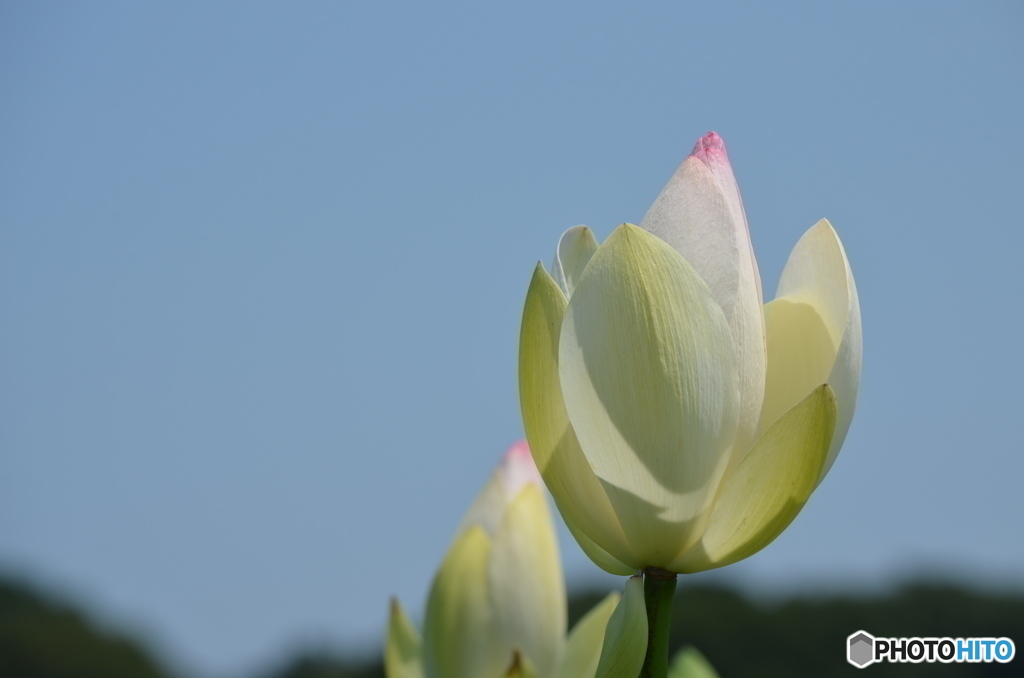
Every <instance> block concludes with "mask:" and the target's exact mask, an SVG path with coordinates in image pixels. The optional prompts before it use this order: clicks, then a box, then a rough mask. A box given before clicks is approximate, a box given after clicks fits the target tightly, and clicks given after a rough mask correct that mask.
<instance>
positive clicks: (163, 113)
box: [0, 2, 1024, 676]
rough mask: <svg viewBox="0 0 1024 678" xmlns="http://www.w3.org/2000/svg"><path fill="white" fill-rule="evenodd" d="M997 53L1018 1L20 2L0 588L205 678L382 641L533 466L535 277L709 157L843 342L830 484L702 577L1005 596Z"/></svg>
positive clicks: (6, 19)
mask: <svg viewBox="0 0 1024 678" xmlns="http://www.w3.org/2000/svg"><path fill="white" fill-rule="evenodd" d="M1022 30H1024V10H1022V8H1021V6H1020V4H1019V3H1013V2H984V3H952V2H932V3H927V4H925V3H899V4H895V3H883V2H861V3H848V4H841V3H827V6H826V5H824V4H821V3H818V4H812V3H799V4H794V3H786V2H782V3H773V4H772V5H771V6H768V5H766V4H762V3H750V4H732V3H715V4H713V5H710V4H709V5H707V6H703V5H699V4H686V3H663V4H633V5H630V6H629V7H628V8H627V7H626V6H616V5H611V4H608V5H604V4H601V3H585V4H584V3H577V4H571V5H570V4H566V5H560V6H558V7H555V6H553V5H550V4H546V3H545V4H525V5H524V4H516V5H515V6H512V5H509V4H505V5H488V6H481V5H479V4H476V3H465V4H447V3H429V5H428V4H413V3H408V4H404V5H396V4H391V5H387V4H385V3H354V2H350V3H304V4H302V5H298V6H296V5H284V4H275V5H271V4H257V5H252V4H248V3H247V4H229V3H218V4H216V5H205V4H198V3H196V4H175V5H174V6H163V7H158V6H152V5H139V4H131V3H104V4H102V5H96V4H82V3H50V4H40V3H6V4H4V5H3V6H2V8H0V87H2V91H3V92H4V96H3V97H2V99H0V314H2V315H0V317H2V318H3V322H2V323H0V408H2V411H3V412H4V417H3V421H4V424H3V426H2V427H0V449H2V452H0V567H3V569H5V570H6V571H9V572H16V573H21V574H23V575H26V576H29V577H31V578H33V579H34V580H36V581H39V582H41V583H43V584H45V585H48V586H53V587H56V588H57V589H58V590H61V591H64V592H67V593H69V594H71V595H73V596H75V597H77V598H78V599H80V600H83V601H86V602H88V603H89V604H91V605H94V606H95V607H96V609H98V610H102V611H103V613H104V614H105V615H106V616H107V617H108V618H109V619H111V620H114V622H115V623H118V624H121V625H129V626H131V627H132V628H136V629H140V630H141V631H143V632H145V633H146V634H148V635H149V636H150V637H152V638H154V639H155V640H156V642H158V643H159V644H160V646H161V647H162V648H163V650H164V652H165V653H166V654H167V656H168V657H170V658H171V659H172V660H174V661H176V662H178V663H180V664H181V665H182V666H186V667H193V668H197V669H201V670H203V671H205V672H207V673H208V674H209V675H213V676H232V675H235V674H237V673H238V672H241V671H246V670H250V669H252V668H253V667H256V666H259V665H262V664H264V663H266V662H268V661H273V660H275V659H277V658H279V657H281V656H283V653H284V652H285V651H286V650H287V649H289V648H292V647H294V646H295V645H296V644H299V643H304V642H313V643H332V644H341V645H343V646H349V647H357V646H363V645H365V644H366V643H375V642H377V638H378V637H379V631H380V629H381V626H382V624H383V622H384V618H385V612H386V602H387V598H388V596H389V595H391V594H392V593H396V594H399V595H400V596H401V598H402V599H403V600H404V601H405V602H406V603H407V604H408V606H409V607H410V608H411V609H412V610H413V611H414V613H415V612H419V611H421V610H422V604H423V600H424V597H425V595H426V590H427V586H428V583H429V579H430V577H431V575H432V573H433V570H434V568H435V566H436V565H437V563H438V562H439V561H440V559H441V557H442V555H443V553H444V551H445V550H446V548H447V546H448V541H449V539H450V537H451V535H452V532H453V530H454V529H455V527H456V526H457V524H458V521H459V519H460V517H461V515H462V513H463V511H464V510H465V509H466V508H467V507H468V505H469V503H470V501H471V500H472V498H473V496H474V495H475V493H476V492H477V490H478V489H479V487H480V485H481V484H482V483H483V481H484V480H485V478H486V477H487V475H488V474H489V473H490V471H491V468H492V467H493V465H494V464H495V463H496V461H497V459H498V457H499V455H500V454H501V452H502V451H503V450H504V449H505V447H507V446H508V445H509V444H510V443H511V442H512V441H514V440H515V439H516V438H518V437H520V436H521V435H522V426H521V422H520V419H519V412H518V397H517V390H516V389H517V385H516V379H515V370H516V364H515V363H516V346H517V341H518V324H519V317H520V313H521V310H522V302H523V298H524V295H525V291H526V287H527V284H528V281H529V278H530V274H531V271H532V268H533V266H534V263H535V262H536V260H537V259H544V260H545V261H548V260H550V257H551V254H552V252H553V248H554V245H555V243H556V241H557V238H558V236H559V235H560V234H561V232H562V231H563V230H564V229H565V228H567V227H568V226H572V225H574V224H578V223H585V224H588V225H590V226H591V227H593V228H594V229H595V230H596V231H597V233H598V234H599V235H600V236H601V237H604V236H606V235H607V234H608V233H610V232H611V230H612V228H613V227H614V226H615V225H617V224H618V223H620V222H623V221H634V222H635V221H638V220H639V219H640V218H641V217H642V216H643V214H644V212H645V211H646V208H647V207H648V206H649V204H650V203H651V201H652V200H653V199H654V197H655V196H656V195H657V193H658V192H659V191H660V189H661V187H662V186H663V184H664V183H665V181H667V179H668V177H669V176H670V174H671V172H672V171H673V169H674V168H675V166H676V165H677V164H678V163H679V162H680V161H681V160H682V158H683V157H685V155H686V154H687V153H688V152H689V150H690V148H691V146H692V144H693V142H694V140H695V139H697V138H698V137H699V136H701V135H702V134H704V133H705V132H706V131H708V130H711V129H713V130H716V131H718V132H719V133H721V134H722V135H723V136H724V138H725V140H726V143H727V144H728V146H729V150H730V155H731V157H732V161H733V165H734V167H735V170H736V174H737V176H738V179H739V182H740V186H741V188H742V191H743V195H744V198H745V202H746V210H747V215H748V217H749V219H750V226H751V232H752V237H753V241H754V246H755V249H756V252H757V256H758V261H759V265H760V270H761V273H762V276H763V280H764V288H765V291H766V296H770V293H771V291H773V290H774V288H775V285H776V283H777V281H778V276H779V273H780V271H781V269H782V266H783V264H784V263H785V260H786V256H787V255H788V253H789V250H790V248H791V247H792V246H793V245H794V244H795V243H796V241H797V238H798V237H799V236H800V234H801V233H802V232H803V231H804V230H805V229H807V228H808V227H810V226H811V225H812V224H813V223H814V222H815V221H816V220H817V219H819V218H821V217H828V218H829V219H830V220H831V221H832V223H833V224H834V225H835V227H836V228H837V230H838V231H839V233H840V235H841V237H842V238H843V241H844V244H845V246H846V250H847V253H848V255H849V258H850V260H851V263H852V266H853V269H854V273H855V276H856V278H857V282H858V286H859V291H860V299H861V305H862V311H863V318H864V345H865V352H864V373H863V380H862V387H861V395H860V403H859V407H858V412H857V416H856V418H855V420H854V423H853V427H852V429H851V431H850V434H849V437H848V439H847V442H846V445H845V447H844V450H843V453H842V455H841V456H840V458H839V461H838V462H837V464H836V466H835V467H834V468H833V470H832V472H831V473H830V475H829V477H828V479H827V480H826V481H825V483H823V484H822V486H821V487H820V488H819V490H818V491H817V493H816V494H815V495H814V497H813V498H812V500H811V502H810V504H809V505H808V507H807V510H806V511H805V512H804V513H803V514H802V515H801V516H800V517H799V518H798V519H797V521H796V522H795V523H794V525H793V526H792V527H791V528H790V529H789V530H788V531H787V532H786V533H785V534H784V535H783V536H782V537H781V538H780V539H779V540H778V541H777V542H775V543H774V544H773V545H772V546H770V547H769V548H768V549H766V550H765V551H763V552H762V553H760V554H758V555H757V556H756V557H754V558H752V559H750V560H748V561H745V562H743V563H740V564H738V565H735V566H732V567H730V568H728V569H727V570H726V571H724V572H722V573H720V574H719V575H718V576H721V577H725V578H727V579H730V580H733V581H737V582H740V583H742V584H743V585H746V586H750V587H753V588H755V589H760V590H769V589H771V590H810V589H811V588H814V587H822V586H828V587H847V588H849V587H862V586H879V585H885V584H886V583H889V582H893V581H897V580H899V579H900V578H902V577H905V576H908V575H909V574H911V573H914V572H919V571H922V570H927V571H941V572H950V573H953V574H954V575H955V576H957V577H959V578H961V579H963V580H965V581H970V582H973V583H976V584H978V585H983V586H994V585H1001V584H1005V583H1007V582H1009V583H1010V584H1013V585H1016V586H1024V576H1022V575H1021V573H1022V572H1024V542H1022V541H1021V539H1020V538H1019V534H1020V530H1021V518H1022V516H1024V493H1022V492H1021V491H1020V478H1022V477H1024V459H1022V454H1021V451H1022V438H1024V436H1022V434H1021V429H1020V417H1021V414H1020V413H1021V410H1022V406H1024V398H1022V395H1021V391H1020V384H1021V381H1022V378H1024V360H1022V357H1021V350H1020V344H1021V337H1022V329H1024V327H1022V325H1024V324H1022V320H1021V293H1022V291H1024V290H1022V287H1024V285H1022V267H1021V264H1020V253H1021V251H1022V249H1024V235H1022V229H1021V226H1022V222H1021V216H1020V210H1019V204H1018V203H1019V197H1020V195H1021V186H1022V183H1024V169H1022V168H1024V165H1022V163H1021V161H1020V158H1021V154H1022V152H1024V129H1022V126H1021V124H1020V120H1021V110H1022V109H1024V87H1022V82H1021V73H1022V72H1024V40H1021V34H1022ZM563 551H564V558H565V561H566V568H567V573H568V577H569V580H570V585H572V584H573V583H593V582H605V583H608V584H609V585H610V586H620V585H621V583H620V582H618V581H616V580H614V579H609V578H603V577H602V576H601V575H600V574H599V573H598V571H597V569H596V567H594V566H593V565H592V564H590V563H589V561H587V560H586V559H585V557H584V556H582V555H581V554H580V553H579V551H578V549H577V547H576V546H575V544H573V543H572V542H571V541H570V540H569V538H568V537H567V536H566V535H565V533H564V532H563ZM702 576H703V575H702ZM683 586H684V587H685V582H684V584H683Z"/></svg>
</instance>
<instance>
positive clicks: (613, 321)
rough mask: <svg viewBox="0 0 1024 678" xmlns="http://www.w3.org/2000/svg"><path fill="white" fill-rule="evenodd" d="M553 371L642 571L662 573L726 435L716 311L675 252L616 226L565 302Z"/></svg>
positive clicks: (725, 383)
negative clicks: (645, 568) (650, 568)
mask: <svg viewBox="0 0 1024 678" xmlns="http://www.w3.org/2000/svg"><path fill="white" fill-rule="evenodd" d="M558 369H559V381H560V383H561V386H562V395H563V398H564V400H565V407H566V411H567V412H568V413H569V421H570V422H572V428H573V430H574V431H575V432H576V435H577V436H578V437H579V441H580V446H581V448H582V449H583V450H584V453H585V454H586V457H587V460H588V461H589V462H590V464H591V466H592V467H593V469H594V471H595V472H596V474H597V476H598V478H600V479H601V480H602V481H604V483H605V487H606V489H607V490H608V493H609V497H610V498H611V500H612V504H613V506H614V507H615V511H616V514H617V515H618V516H619V520H620V522H621V524H622V526H623V528H624V530H625V532H626V535H627V538H628V539H629V540H630V542H631V544H632V546H633V550H634V552H635V553H636V554H637V556H638V557H639V559H640V561H641V563H640V564H641V565H643V566H665V565H667V564H668V563H670V562H671V561H672V560H673V559H674V558H675V556H676V555H677V554H678V553H680V552H681V551H682V549H683V548H684V547H685V546H688V545H689V544H690V543H692V541H693V540H694V539H695V538H696V536H697V535H698V534H699V529H700V528H701V527H702V525H703V521H704V519H705V518H706V514H707V512H708V511H709V510H710V506H711V503H712V500H713V498H714V493H715V489H716V488H717V487H718V482H719V480H720V479H721V477H722V474H723V473H724V472H725V468H726V465H727V464H728V461H729V459H728V453H729V450H730V447H731V445H732V443H733V439H734V437H735V435H736V425H737V417H738V401H739V389H738V385H737V376H736V369H735V366H734V361H733V352H732V339H731V337H730V334H729V326H728V323H727V322H726V319H725V316H724V315H723V314H722V310H721V308H719V306H718V304H717V303H716V302H715V301H714V299H713V298H712V296H711V292H710V290H709V289H708V286H707V285H706V284H705V283H704V281H703V280H701V278H700V276H698V275H697V273H696V272H694V270H693V268H692V267H691V266H690V265H689V264H688V263H687V262H686V260H685V259H683V258H682V257H681V256H680V255H679V253H678V252H676V251H675V250H673V249H672V248H671V247H669V246H668V245H666V244H665V243H664V242H663V241H661V240H659V239H658V238H656V237H655V236H653V235H651V234H650V233H647V232H646V231H644V230H642V229H639V228H637V227H636V226H632V225H630V224H624V225H623V226H620V227H619V228H618V229H616V230H615V232H614V233H612V235H611V236H610V237H609V238H608V240H607V241H605V243H604V245H602V246H601V248H600V249H598V251H597V253H596V254H595V255H594V257H593V258H592V259H591V260H590V263H589V264H588V265H587V269H586V272H585V273H584V274H583V277H582V279H581V280H580V282H579V285H578V286H577V287H576V291H575V292H574V293H573V296H572V298H571V299H570V300H569V305H568V307H567V309H566V312H565V319H564V321H563V322H562V331H561V336H560V339H559V345H558ZM585 531H586V530H585ZM588 533H589V531H588ZM602 546H603V544H602ZM623 562H625V561H623Z"/></svg>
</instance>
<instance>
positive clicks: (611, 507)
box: [519, 132, 861, 574]
mask: <svg viewBox="0 0 1024 678" xmlns="http://www.w3.org/2000/svg"><path fill="white" fill-rule="evenodd" d="M860 368H861V322H860V306H859V303H858V300H857V289H856V287H855V285H854V281H853V275H852V273H851V271H850V266H849V263H848V262H847V259H846V254H845V252H844V250H843V246H842V244H841V243H840V241H839V237H838V235H837V234H836V232H835V230H834V229H833V228H832V226H831V225H830V224H829V223H828V222H827V221H824V220H822V221H820V222H818V223H817V224H816V225H815V226H814V227H812V228H811V229H810V230H808V231H807V232H806V233H805V234H804V236H803V237H802V238H801V239H800V241H799V242H798V243H797V245H796V247H795V248H794V249H793V252H792V254H791V255H790V257H789V262H788V263H787V264H786V268H785V270H784V272H783V274H782V279H781V282H780V283H779V288H778V292H777V294H776V298H775V300H774V301H772V302H770V303H768V304H763V302H762V293H761V280H760V275H759V274H758V270H757V262H756V260H755V259H754V253H753V249H752V247H751V242H750V235H749V232H748V229H747V222H746V216H745V213H744V210H743V204H742V202H741V200H740V193H739V189H738V187H737V185H736V181H735V178H734V177H733V172H732V168H731V166H730V164H729V160H728V157H727V156H726V152H725V146H724V144H723V143H722V140H721V138H720V137H719V136H718V135H717V134H715V133H713V132H712V133H710V134H708V135H707V136H705V137H704V138H702V139H701V140H700V141H698V142H697V145H696V147H695V148H694V150H693V152H692V154H691V155H690V156H689V157H688V158H687V159H686V160H685V161H684V162H683V164H682V165H681V166H680V167H679V169H678V170H677V171H676V173H675V174H674V175H673V176H672V178H671V180H670V181H669V183H668V185H667V186H666V187H665V188H664V190H663V191H662V192H661V194H660V195H659V196H658V198H657V199H656V200H655V202H654V204H653V205H652V207H651V209H650V210H649V211H648V213H647V215H646V216H645V217H644V219H643V221H642V222H641V224H640V227H637V226H633V225H630V224H623V225H622V226H620V227H619V228H617V229H616V230H615V231H614V232H613V233H612V234H611V236H609V238H608V239H607V240H606V241H605V242H604V243H603V244H601V245H600V246H599V245H598V243H597V241H596V240H595V238H594V236H593V234H592V232H591V231H590V230H589V229H587V228H586V227H583V226H577V227H574V228H571V229H569V230H568V231H567V232H566V233H565V235H563V236H562V239H561V241H560V242H559V244H558V248H557V251H556V255H555V261H554V264H553V266H552V274H551V275H549V274H548V273H547V272H546V271H545V270H544V267H543V266H542V265H538V266H537V269H536V271H535V272H534V276H533V281H532V283H531V285H530V290H529V293H528V295H527V300H526V308H525V310H524V314H523V324H522V333H521V338H520V358H519V383H520V398H521V405H522V412H523V420H524V425H525V428H526V435H527V439H528V440H529V443H530V448H531V449H532V451H533V456H534V459H535V460H536V462H537V466H538V467H539V468H540V470H541V473H542V475H543V477H544V481H545V483H546V484H547V486H548V488H549V489H550V490H551V493H552V495H553V496H554V498H555V501H556V503H557V505H558V508H559V510H560V511H561V513H562V516H563V517H564V518H565V521H566V523H567V524H568V525H569V528H570V530H571V531H572V532H573V534H574V536H575V537H576V539H577V540H578V541H579V543H580V545H581V546H582V547H583V549H584V550H585V551H586V552H587V554H588V555H589V556H590V557H591V558H592V559H593V560H594V561H595V562H596V563H597V564H598V565H600V566H601V567H603V568H604V569H606V570H608V571H609V572H614V573H620V574H628V573H632V572H635V571H637V570H640V569H644V568H649V567H653V568H660V569H664V570H667V571H669V572H676V573H684V572H696V571H700V570H707V569H711V568H715V567H720V566H723V565H727V564H729V563H733V562H736V561H738V560H741V559H743V558H746V557H748V556H750V555H752V554H754V553H755V552H757V551H759V550H760V549H762V548H764V547H765V546H766V545H767V544H768V543H770V542H771V541H772V540H773V539H775V538H776V537H777V536H778V535H779V534H780V533H781V532H782V531H783V530H784V529H785V528H786V527H787V526H788V525H789V524H790V522H791V521H792V520H793V518H794V517H795V516H796V514H797V513H798V512H799V511H800V509H801V508H802V507H803V505H804V504H805V503H806V501H807V499H808V498H809V497H810V494H811V492H812V491H813V490H814V488H815V487H816V486H817V485H818V483H819V482H820V481H821V479H822V478H823V477H824V475H825V474H826V473H827V472H828V470H829V468H830V467H831V466H832V463H833V462H834V461H835V458H836V455H837V454H838V453H839V449H840V447H841V446H842V443H843V440H844V439H845V437H846V432H847V430H848V428H849V426H850V421H851V419H852V417H853V411H854V406H855V404H856V400H857V389H858V384H859V381H860Z"/></svg>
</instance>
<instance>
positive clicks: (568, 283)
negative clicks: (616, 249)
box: [551, 226, 598, 297]
mask: <svg viewBox="0 0 1024 678" xmlns="http://www.w3.org/2000/svg"><path fill="white" fill-rule="evenodd" d="M597 246H598V245H597V239H596V238H595V237H594V232H593V231H591V230H590V229H589V228H587V227H586V226H573V227H572V228H570V229H569V230H568V231H566V232H565V233H563V234H562V237H561V239H560V240H559V241H558V249H557V250H556V251H555V261H554V263H553V264H552V266H551V277H552V278H554V280H555V282H556V283H558V286H559V287H560V288H562V292H564V293H565V296H566V297H571V296H572V291H573V290H574V289H575V288H576V283H577V282H579V279H580V276H581V275H583V269H585V268H586V267H587V262H589V261H590V257H592V256H594V252H596V251H597Z"/></svg>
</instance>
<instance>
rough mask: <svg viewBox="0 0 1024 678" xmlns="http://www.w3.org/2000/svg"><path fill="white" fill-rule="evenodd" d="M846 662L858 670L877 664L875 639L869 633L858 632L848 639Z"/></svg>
mask: <svg viewBox="0 0 1024 678" xmlns="http://www.w3.org/2000/svg"><path fill="white" fill-rule="evenodd" d="M846 661H848V662H850V663H851V664H853V665H854V666H856V667H857V668H858V669H862V668H864V667H865V666H868V665H869V664H873V663H874V662H875V637H874V636H873V635H871V634H870V633H868V632H867V631H857V632H856V633H853V634H851V635H849V636H847V638H846Z"/></svg>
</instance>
